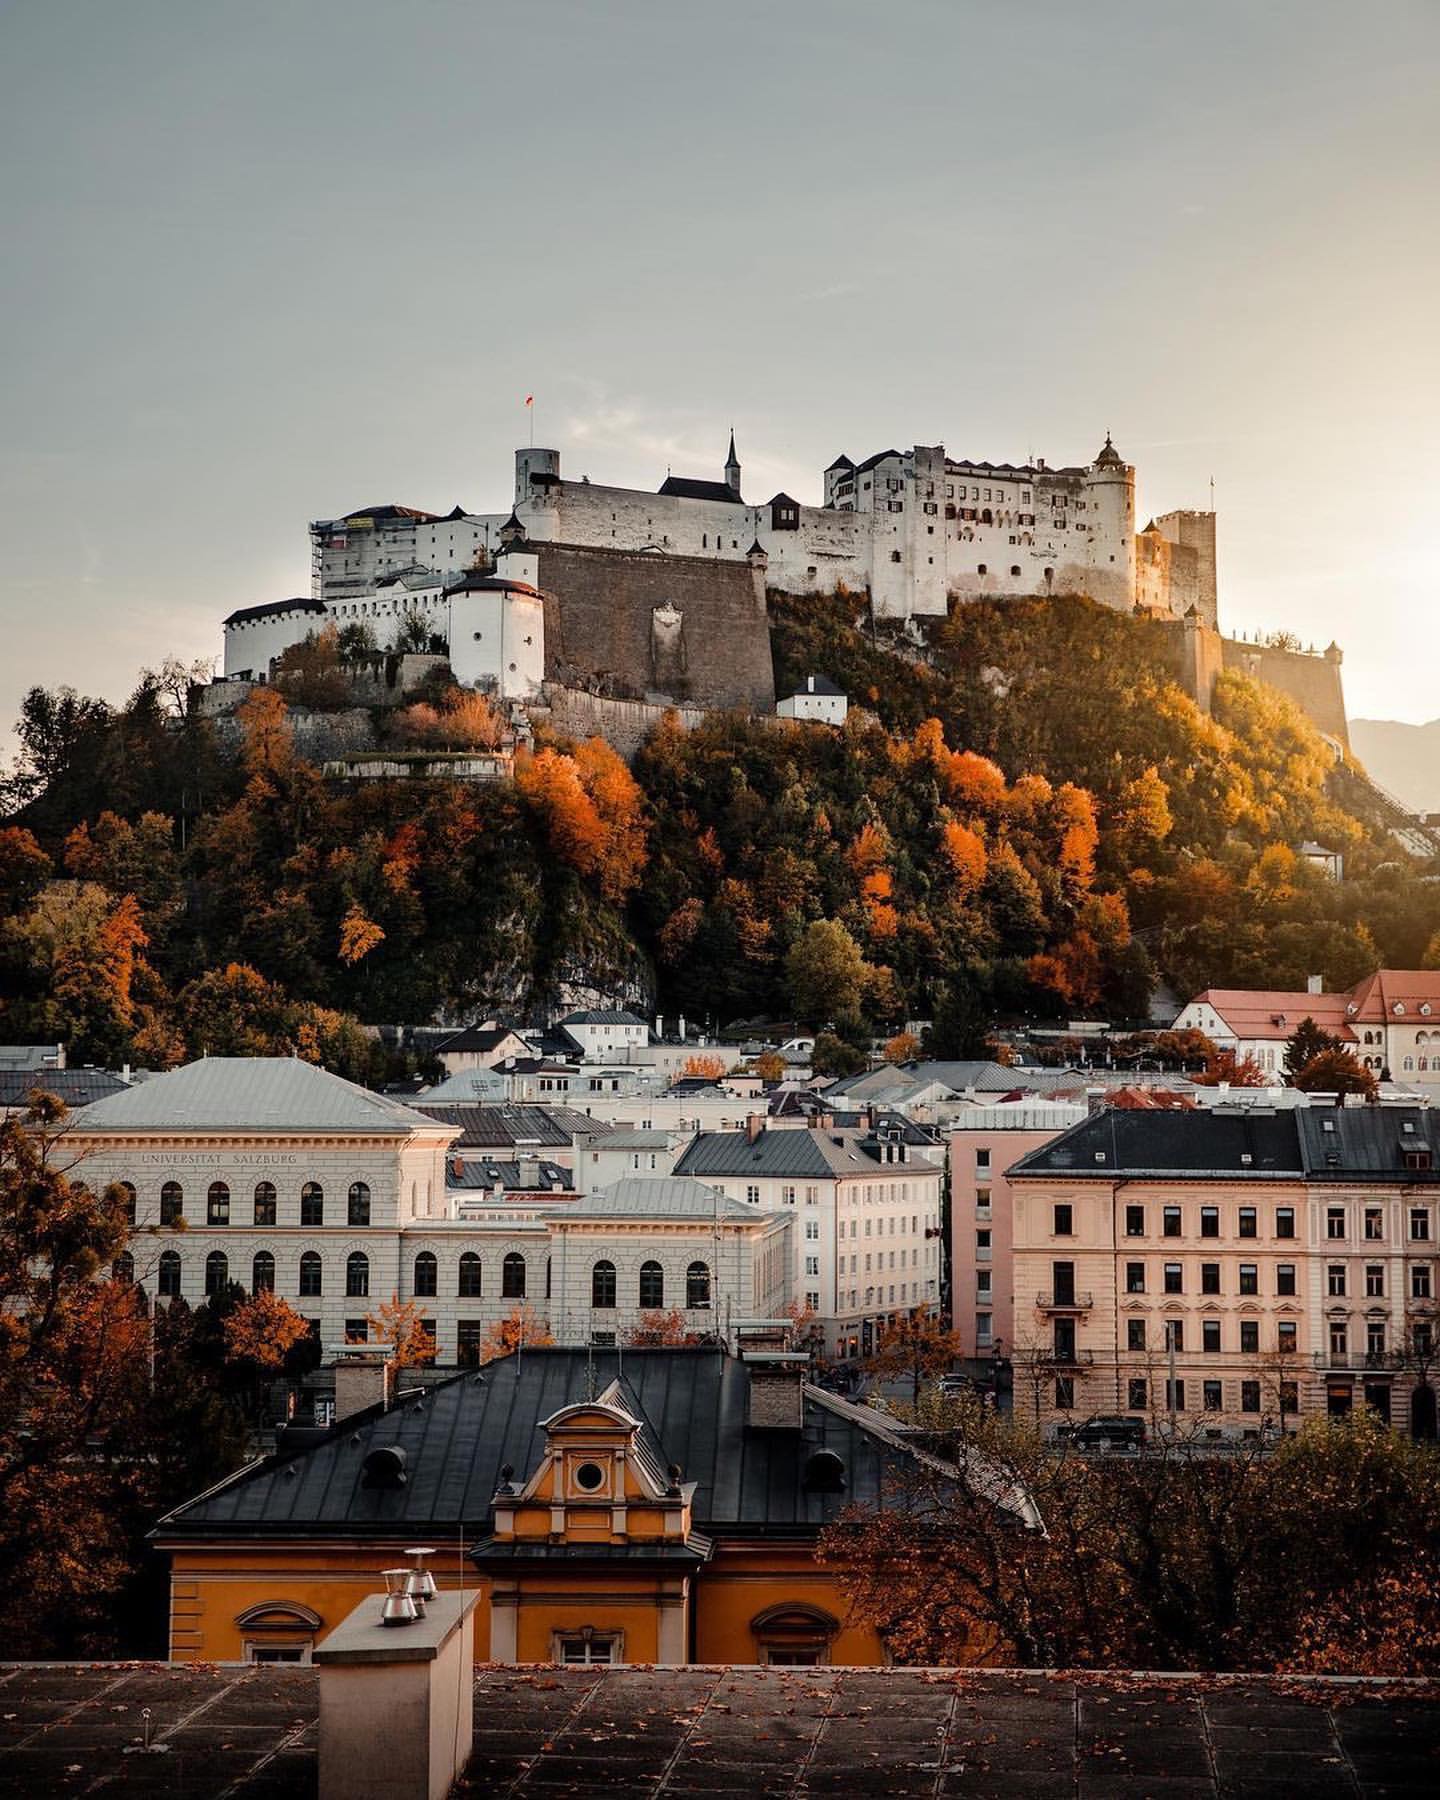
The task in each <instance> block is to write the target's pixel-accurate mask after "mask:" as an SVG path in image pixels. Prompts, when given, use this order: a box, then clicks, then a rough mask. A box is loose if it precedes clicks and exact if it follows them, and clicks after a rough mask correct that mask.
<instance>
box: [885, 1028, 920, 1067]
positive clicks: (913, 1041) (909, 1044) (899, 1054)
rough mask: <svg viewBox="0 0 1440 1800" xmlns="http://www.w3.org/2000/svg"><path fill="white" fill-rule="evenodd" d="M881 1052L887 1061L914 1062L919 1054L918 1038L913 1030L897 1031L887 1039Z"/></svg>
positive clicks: (897, 1062) (896, 1062)
mask: <svg viewBox="0 0 1440 1800" xmlns="http://www.w3.org/2000/svg"><path fill="white" fill-rule="evenodd" d="M883 1054H884V1057H885V1060H886V1062H887V1063H895V1064H899V1063H908V1062H914V1060H915V1058H916V1057H917V1056H918V1055H919V1054H920V1040H919V1038H918V1037H916V1035H915V1033H914V1032H913V1031H897V1032H896V1034H895V1036H894V1037H892V1038H890V1039H889V1040H888V1041H887V1043H886V1045H885V1049H884V1052H883Z"/></svg>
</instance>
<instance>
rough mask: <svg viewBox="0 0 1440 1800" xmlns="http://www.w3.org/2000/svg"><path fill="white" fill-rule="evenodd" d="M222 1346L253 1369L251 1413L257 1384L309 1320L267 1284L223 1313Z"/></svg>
mask: <svg viewBox="0 0 1440 1800" xmlns="http://www.w3.org/2000/svg"><path fill="white" fill-rule="evenodd" d="M223 1329H224V1334H225V1350H226V1354H227V1355H228V1356H229V1358H230V1359H231V1361H232V1362H234V1363H237V1364H239V1365H240V1366H241V1367H242V1368H243V1369H245V1370H248V1371H253V1379H254V1394H253V1401H252V1404H253V1414H252V1416H257V1417H258V1414H259V1401H260V1385H261V1382H262V1381H263V1380H264V1378H265V1377H266V1376H267V1375H277V1374H278V1373H279V1372H280V1370H282V1369H283V1368H284V1367H285V1365H286V1360H287V1358H288V1357H289V1356H290V1353H291V1352H292V1351H293V1350H294V1349H296V1348H297V1346H299V1345H300V1344H303V1343H304V1342H305V1341H306V1340H307V1339H308V1338H309V1337H310V1335H311V1333H310V1321H309V1320H308V1319H306V1318H304V1317H302V1315H301V1314H300V1313H298V1312H296V1310H295V1308H294V1307H293V1306H291V1304H290V1302H289V1301H288V1300H285V1299H283V1298H282V1297H281V1296H280V1295H278V1294H276V1293H275V1292H273V1291H272V1290H271V1289H269V1288H260V1289H259V1290H258V1291H257V1292H255V1293H254V1294H250V1295H247V1296H246V1297H245V1298H244V1299H243V1300H241V1301H239V1302H238V1303H237V1304H236V1305H235V1306H233V1307H232V1308H231V1309H230V1311H229V1312H228V1313H227V1314H226V1317H225V1321H224V1327H223Z"/></svg>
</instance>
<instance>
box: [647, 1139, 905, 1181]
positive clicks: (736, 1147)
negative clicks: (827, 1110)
mask: <svg viewBox="0 0 1440 1800" xmlns="http://www.w3.org/2000/svg"><path fill="white" fill-rule="evenodd" d="M866 1141H867V1140H864V1139H862V1138H861V1137H859V1136H858V1135H857V1133H855V1132H853V1131H840V1130H836V1131H817V1130H808V1131H802V1130H798V1129H796V1128H794V1127H791V1128H789V1129H785V1130H776V1131H772V1130H771V1129H770V1128H769V1127H768V1126H765V1127H763V1128H762V1129H761V1130H760V1131H759V1132H758V1133H757V1134H756V1136H755V1137H754V1138H753V1139H752V1138H751V1137H750V1136H749V1134H748V1133H747V1132H744V1131H707V1132H704V1133H702V1135H701V1136H700V1137H698V1138H696V1140H695V1142H694V1143H693V1144H691V1146H690V1148H689V1149H688V1150H687V1151H686V1152H685V1154H684V1155H683V1156H682V1157H681V1158H680V1160H679V1162H677V1163H676V1165H675V1173H676V1174H677V1175H694V1176H695V1177H696V1178H697V1179H699V1180H701V1181H703V1180H705V1179H706V1177H707V1176H711V1175H731V1176H737V1175H800V1176H811V1177H819V1178H821V1179H826V1178H833V1177H835V1176H837V1175H865V1174H873V1173H874V1171H875V1165H876V1162H877V1160H878V1159H877V1158H876V1157H875V1156H873V1155H872V1154H870V1152H869V1151H868V1150H867V1149H866V1147H865V1144H866Z"/></svg>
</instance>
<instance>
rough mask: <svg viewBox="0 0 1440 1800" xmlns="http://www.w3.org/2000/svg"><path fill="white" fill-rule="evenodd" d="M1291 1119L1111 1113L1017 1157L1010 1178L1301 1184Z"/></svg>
mask: <svg viewBox="0 0 1440 1800" xmlns="http://www.w3.org/2000/svg"><path fill="white" fill-rule="evenodd" d="M1296 1117H1297V1111H1296V1110H1294V1109H1292V1110H1287V1111H1285V1112H1273V1113H1267V1112H1260V1111H1256V1109H1255V1108H1253V1107H1245V1108H1243V1109H1237V1110H1236V1111H1234V1112H1230V1111H1228V1110H1226V1109H1225V1108H1223V1107H1208V1108H1206V1109H1204V1110H1198V1109H1197V1110H1196V1111H1194V1112H1184V1111H1170V1110H1168V1109H1167V1110H1165V1111H1162V1112H1131V1111H1128V1110H1126V1109H1123V1108H1115V1107H1109V1108H1107V1109H1106V1110H1105V1111H1104V1112H1099V1113H1095V1114H1094V1115H1092V1117H1090V1118H1088V1119H1082V1120H1081V1122H1080V1123H1079V1124H1078V1125H1073V1126H1071V1128H1070V1130H1069V1131H1066V1132H1063V1133H1062V1134H1061V1135H1060V1136H1059V1137H1058V1138H1056V1139H1054V1141H1053V1142H1051V1143H1049V1144H1044V1145H1042V1146H1041V1147H1040V1149H1038V1150H1034V1151H1032V1152H1031V1153H1030V1155H1029V1156H1025V1157H1022V1158H1021V1159H1020V1161H1019V1162H1018V1163H1017V1164H1016V1165H1015V1167H1014V1168H1013V1169H1012V1170H1011V1171H1010V1173H1011V1175H1012V1176H1015V1175H1019V1176H1026V1175H1064V1176H1065V1178H1066V1179H1067V1180H1075V1179H1077V1178H1079V1177H1082V1176H1090V1177H1094V1178H1096V1179H1099V1180H1102V1181H1109V1180H1113V1179H1114V1177H1115V1176H1116V1175H1117V1174H1118V1175H1121V1176H1125V1177H1132V1176H1136V1175H1177V1176H1184V1177H1186V1178H1187V1179H1197V1178H1198V1179H1201V1180H1203V1179H1204V1177H1205V1176H1207V1175H1210V1176H1214V1177H1216V1178H1217V1179H1221V1180H1226V1181H1233V1180H1235V1179H1236V1178H1237V1177H1239V1176H1251V1177H1258V1178H1264V1179H1269V1180H1277V1179H1278V1180H1290V1181H1298V1180H1300V1179H1302V1177H1303V1174H1304V1167H1303V1164H1302V1161H1301V1156H1300V1142H1299V1135H1298V1133H1297V1130H1296V1126H1295V1120H1296Z"/></svg>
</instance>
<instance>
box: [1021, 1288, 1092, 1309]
mask: <svg viewBox="0 0 1440 1800" xmlns="http://www.w3.org/2000/svg"><path fill="white" fill-rule="evenodd" d="M1094 1304H1095V1296H1094V1295H1093V1294H1077V1293H1076V1292H1075V1291H1074V1289H1073V1288H1072V1289H1070V1290H1068V1291H1067V1290H1066V1289H1064V1288H1062V1289H1061V1290H1060V1292H1059V1293H1052V1294H1037V1295H1036V1296H1035V1307H1036V1310H1037V1312H1046V1313H1057V1312H1065V1313H1072V1312H1089V1310H1090V1308H1091V1307H1092V1306H1093V1305H1094Z"/></svg>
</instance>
